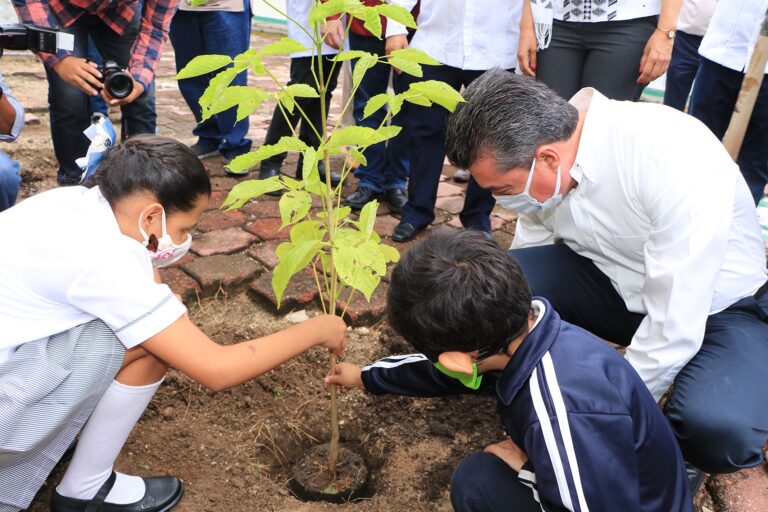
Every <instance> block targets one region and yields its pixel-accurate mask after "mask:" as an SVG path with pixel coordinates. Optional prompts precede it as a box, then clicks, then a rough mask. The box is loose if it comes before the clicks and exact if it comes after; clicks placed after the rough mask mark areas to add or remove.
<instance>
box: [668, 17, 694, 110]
mask: <svg viewBox="0 0 768 512" xmlns="http://www.w3.org/2000/svg"><path fill="white" fill-rule="evenodd" d="M702 39H703V36H692V35H690V34H686V33H685V32H681V31H680V30H678V31H677V34H676V35H675V45H674V46H673V47H672V60H671V61H669V69H667V84H666V86H665V87H664V104H665V105H668V106H670V107H672V108H676V109H677V110H680V111H683V110H685V104H686V103H688V95H689V94H690V93H691V86H692V85H693V78H694V77H695V76H696V71H697V70H698V69H699V60H700V58H699V45H701V40H702Z"/></svg>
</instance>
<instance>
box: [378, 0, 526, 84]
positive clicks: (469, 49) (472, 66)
mask: <svg viewBox="0 0 768 512" xmlns="http://www.w3.org/2000/svg"><path fill="white" fill-rule="evenodd" d="M523 1H527V0H513V1H509V0H482V1H479V0H422V1H421V7H420V10H419V19H418V25H419V28H418V30H417V31H416V34H415V35H414V36H413V39H412V40H411V43H410V46H411V48H416V49H417V50H421V51H423V52H425V53H426V54H428V55H429V56H431V57H432V58H433V59H436V60H437V61H439V62H440V63H441V64H445V65H446V66H451V67H454V68H459V69H465V70H488V69H491V68H493V67H496V66H498V67H500V68H502V69H512V68H516V67H517V45H518V40H519V36H520V17H521V16H522V12H523V3H522V2H523ZM389 3H391V4H393V5H399V6H400V7H404V8H406V9H407V10H409V11H410V10H412V9H413V7H414V6H415V5H416V0H391V1H390V2H389ZM406 33H407V31H406V28H405V26H403V25H402V24H400V23H397V22H395V21H394V20H387V37H390V36H394V35H403V34H406Z"/></svg>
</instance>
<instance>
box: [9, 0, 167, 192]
mask: <svg viewBox="0 0 768 512" xmlns="http://www.w3.org/2000/svg"><path fill="white" fill-rule="evenodd" d="M13 4H14V7H15V8H16V11H17V12H18V14H19V18H20V19H21V21H22V23H31V24H35V25H41V26H46V27H52V28H60V29H61V30H63V31H65V32H68V33H70V34H72V35H74V38H75V42H74V50H73V51H71V52H70V51H66V50H59V51H58V52H57V53H56V54H49V53H42V52H40V53H39V55H40V57H41V58H42V60H43V62H44V64H45V71H46V74H47V76H48V83H49V87H50V91H49V95H48V98H49V106H50V112H51V137H52V140H53V148H54V151H55V153H56V158H57V160H58V161H59V170H58V175H57V181H58V183H59V184H60V185H75V184H77V183H79V182H80V176H81V173H82V171H81V169H80V168H79V167H78V166H77V165H76V164H75V159H76V158H78V157H80V156H82V155H84V154H85V152H86V151H87V148H88V139H87V138H86V136H85V135H83V130H84V129H85V128H87V127H88V125H89V122H90V115H91V112H90V101H89V97H93V96H96V95H98V94H99V93H101V95H102V97H103V98H104V100H105V101H106V102H107V104H108V105H110V106H117V105H119V106H120V108H121V110H122V114H123V130H122V131H123V135H124V136H125V137H131V136H133V135H137V134H140V133H155V131H156V119H157V115H156V113H155V108H154V101H153V100H154V87H152V83H153V78H154V74H155V68H156V67H157V62H158V59H159V56H160V52H161V50H162V46H163V44H164V42H165V39H166V38H167V36H168V28H169V25H170V23H171V18H172V16H173V14H174V12H175V11H176V7H177V5H178V0H145V1H144V2H143V5H142V2H141V1H136V0H133V1H132V0H116V1H112V2H98V1H80V2H71V1H66V0H13ZM89 37H90V38H91V40H92V41H93V43H94V44H95V46H96V48H97V49H98V51H99V53H100V54H101V55H102V56H103V58H104V61H105V65H104V66H102V67H101V68H99V66H97V65H96V64H95V63H93V62H91V61H90V60H89V59H88V58H87V55H88V53H87V52H88V39H89ZM109 61H113V62H112V63H110V62H109ZM110 64H112V67H113V69H105V68H109V66H110ZM116 68H120V69H127V70H128V71H129V74H127V76H125V75H124V76H123V77H121V78H119V79H117V80H115V82H116V84H117V91H116V90H115V89H114V88H113V89H111V90H110V88H109V87H108V86H106V87H105V82H104V75H105V74H112V73H114V71H115V70H116ZM115 75H116V74H115ZM115 75H113V76H115ZM128 80H130V82H128ZM121 81H122V82H123V83H120V82H121ZM126 82H127V83H126ZM107 85H108V84H107ZM129 91H130V92H129ZM123 95H124V97H123Z"/></svg>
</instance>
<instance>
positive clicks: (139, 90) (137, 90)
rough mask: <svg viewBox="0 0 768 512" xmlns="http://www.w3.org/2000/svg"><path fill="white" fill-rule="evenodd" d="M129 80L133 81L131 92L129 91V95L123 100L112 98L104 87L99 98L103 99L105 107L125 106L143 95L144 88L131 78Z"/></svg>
mask: <svg viewBox="0 0 768 512" xmlns="http://www.w3.org/2000/svg"><path fill="white" fill-rule="evenodd" d="M131 80H133V90H132V91H131V94H129V95H128V96H126V97H125V98H121V99H117V98H113V97H112V96H110V95H109V93H108V92H107V89H106V87H105V88H104V89H102V91H101V97H102V98H104V101H106V102H107V105H110V106H113V105H125V104H127V103H132V102H133V101H134V100H135V99H136V98H138V97H139V96H141V95H142V94H144V86H143V85H141V83H140V82H137V81H136V79H135V78H133V76H131Z"/></svg>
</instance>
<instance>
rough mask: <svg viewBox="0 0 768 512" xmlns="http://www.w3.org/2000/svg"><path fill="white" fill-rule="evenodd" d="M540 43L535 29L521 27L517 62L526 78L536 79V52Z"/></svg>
mask: <svg viewBox="0 0 768 512" xmlns="http://www.w3.org/2000/svg"><path fill="white" fill-rule="evenodd" d="M538 44H539V43H538V41H536V34H535V33H534V31H533V27H525V28H523V27H520V44H519V45H518V47H517V62H518V66H520V71H522V73H523V74H524V75H526V76H532V77H534V78H535V77H536V51H537V49H538Z"/></svg>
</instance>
